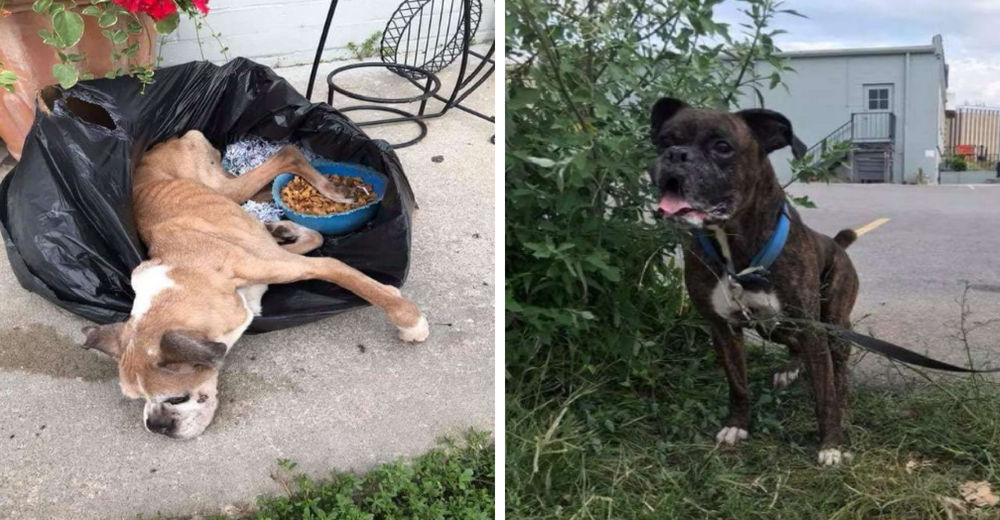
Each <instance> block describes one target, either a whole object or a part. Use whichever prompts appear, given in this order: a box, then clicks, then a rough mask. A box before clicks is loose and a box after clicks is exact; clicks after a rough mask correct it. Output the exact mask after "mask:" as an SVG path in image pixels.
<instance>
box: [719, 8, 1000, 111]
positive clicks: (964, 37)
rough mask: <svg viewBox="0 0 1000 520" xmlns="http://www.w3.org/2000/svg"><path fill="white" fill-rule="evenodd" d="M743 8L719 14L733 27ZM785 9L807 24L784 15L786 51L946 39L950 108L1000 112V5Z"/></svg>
mask: <svg viewBox="0 0 1000 520" xmlns="http://www.w3.org/2000/svg"><path fill="white" fill-rule="evenodd" d="M744 5H745V4H742V3H741V2H736V1H733V0H730V1H728V2H725V3H724V4H723V5H722V6H720V8H719V9H718V11H717V14H718V17H719V18H721V19H722V21H726V22H730V23H731V22H734V21H736V20H737V19H738V18H739V16H740V14H739V13H738V9H742V8H743V6H744ZM783 7H784V8H788V9H795V10H796V11H798V12H800V13H802V14H804V15H806V16H807V17H808V18H798V17H795V16H789V15H780V16H779V17H778V18H777V19H776V20H775V22H774V26H775V28H780V29H784V30H787V31H788V33H787V34H782V35H781V36H779V37H778V38H777V40H776V42H777V44H778V46H779V47H780V48H781V49H782V50H786V51H791V50H802V49H834V48H848V47H879V46H896V45H929V44H930V42H931V37H932V36H934V35H935V34H940V35H941V36H942V37H943V38H944V55H945V60H946V61H947V62H948V65H949V67H950V73H949V85H948V90H949V92H952V93H953V94H954V97H949V105H950V106H949V108H954V106H955V105H965V104H983V105H990V106H1000V0H947V1H944V0H786V1H785V3H784V5H783Z"/></svg>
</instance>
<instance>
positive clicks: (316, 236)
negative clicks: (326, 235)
mask: <svg viewBox="0 0 1000 520" xmlns="http://www.w3.org/2000/svg"><path fill="white" fill-rule="evenodd" d="M264 227H265V228H267V231H268V232H269V233H271V236H272V237H274V241H275V242H276V243H277V244H278V245H279V246H281V248H282V249H284V250H285V251H290V252H292V253H295V254H297V255H304V254H306V253H308V252H309V251H312V250H314V249H316V248H318V247H319V246H321V245H323V235H321V234H320V233H319V231H316V230H314V229H309V228H307V227H305V226H302V225H299V224H296V223H295V222H292V221H290V220H280V221H278V222H265V223H264Z"/></svg>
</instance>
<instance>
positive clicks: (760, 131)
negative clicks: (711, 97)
mask: <svg viewBox="0 0 1000 520" xmlns="http://www.w3.org/2000/svg"><path fill="white" fill-rule="evenodd" d="M736 115H738V116H739V117H741V118H742V119H743V121H744V122H746V124H747V126H749V127H750V131H751V132H753V135H754V137H755V138H756V139H757V142H758V143H760V146H761V148H762V149H763V150H764V153H771V152H773V151H775V150H777V149H779V148H784V147H786V146H788V145H790V144H792V143H793V142H794V141H796V139H795V135H794V134H793V133H792V123H791V121H789V120H788V118H786V117H785V116H783V115H781V114H779V113H777V112H775V111H774V110H767V109H763V108H752V109H749V110H740V111H739V112H737V113H736ZM799 142H800V143H801V141H799Z"/></svg>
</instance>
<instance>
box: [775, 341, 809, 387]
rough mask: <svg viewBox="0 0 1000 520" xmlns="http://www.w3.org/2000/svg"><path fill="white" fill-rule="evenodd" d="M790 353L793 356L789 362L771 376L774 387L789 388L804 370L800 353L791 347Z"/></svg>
mask: <svg viewBox="0 0 1000 520" xmlns="http://www.w3.org/2000/svg"><path fill="white" fill-rule="evenodd" d="M788 354H789V356H790V357H791V359H789V360H788V363H785V365H784V366H783V367H781V368H780V369H779V370H778V371H777V372H775V373H774V375H772V376H771V386H773V387H774V388H787V387H789V386H791V385H792V383H794V382H795V381H797V380H798V379H799V376H800V375H802V372H803V371H804V368H803V367H802V359H801V357H800V356H799V353H798V352H795V351H794V350H792V349H791V348H789V349H788Z"/></svg>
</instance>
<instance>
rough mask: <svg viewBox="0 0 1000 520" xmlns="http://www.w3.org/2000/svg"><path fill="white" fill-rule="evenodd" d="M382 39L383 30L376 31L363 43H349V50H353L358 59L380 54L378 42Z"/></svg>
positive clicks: (352, 52)
mask: <svg viewBox="0 0 1000 520" xmlns="http://www.w3.org/2000/svg"><path fill="white" fill-rule="evenodd" d="M381 40H382V31H375V32H374V33H372V35H371V36H369V37H368V38H367V39H365V41H363V42H361V44H360V45H359V44H357V43H354V42H348V43H347V50H349V51H351V54H353V55H354V58H355V59H357V60H363V59H365V58H371V57H372V56H375V55H376V54H378V44H379V42H380V41H381Z"/></svg>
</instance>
